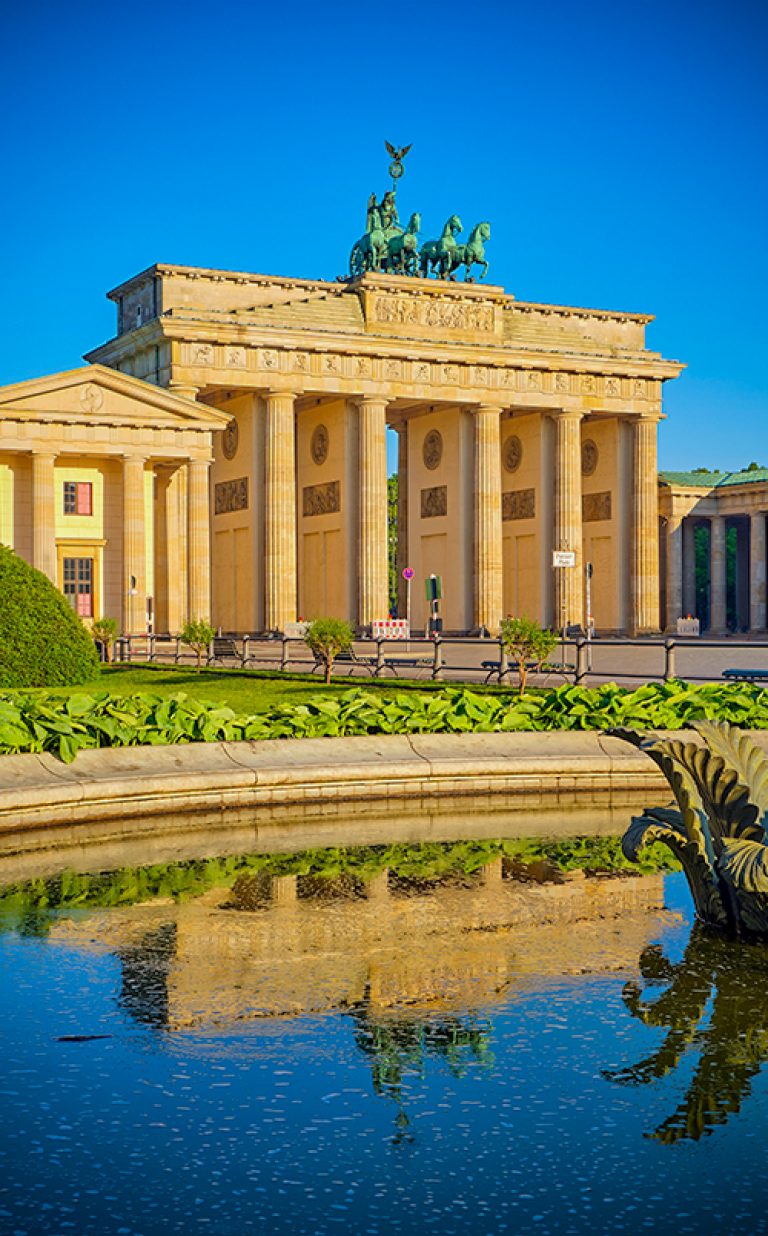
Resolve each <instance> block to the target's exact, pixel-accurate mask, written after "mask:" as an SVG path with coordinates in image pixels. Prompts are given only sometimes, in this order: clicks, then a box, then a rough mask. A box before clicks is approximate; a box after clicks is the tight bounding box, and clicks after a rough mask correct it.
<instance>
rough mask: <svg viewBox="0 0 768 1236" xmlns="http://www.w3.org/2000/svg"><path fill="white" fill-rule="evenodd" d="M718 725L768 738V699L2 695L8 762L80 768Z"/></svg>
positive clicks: (562, 694) (1, 735) (726, 695)
mask: <svg viewBox="0 0 768 1236" xmlns="http://www.w3.org/2000/svg"><path fill="white" fill-rule="evenodd" d="M708 719H720V720H727V721H730V722H731V723H732V724H733V725H737V726H739V727H741V728H742V729H768V689H766V688H764V687H758V686H756V685H754V684H751V683H739V684H735V683H734V684H731V683H728V684H725V683H724V684H722V685H721V684H719V683H718V684H715V683H713V684H710V685H703V686H695V687H689V686H687V685H686V684H685V683H683V682H669V683H649V684H647V685H646V686H643V687H640V688H638V690H636V691H625V690H623V689H622V688H621V687H617V686H616V684H615V683H606V684H605V685H604V686H600V687H597V688H589V687H575V686H565V687H558V688H557V689H555V690H549V691H535V692H534V691H532V692H529V693H528V694H527V695H525V696H520V695H518V694H517V693H511V692H507V693H504V694H501V693H499V694H494V695H485V694H483V695H481V694H479V693H478V692H476V691H470V690H468V689H467V688H462V687H446V688H445V689H444V690H442V691H429V692H427V691H398V692H397V693H396V694H393V695H381V694H377V693H376V692H374V691H366V690H360V689H357V688H352V689H350V690H347V691H340V692H339V693H338V694H337V695H330V694H328V693H325V692H319V693H318V694H317V695H315V696H310V697H309V698H304V699H303V700H302V701H301V702H300V703H275V704H272V705H270V706H268V707H265V708H263V709H262V710H261V711H259V712H254V713H250V714H248V715H245V716H238V715H237V714H236V713H235V711H234V709H232V708H229V707H227V706H226V705H221V704H213V703H206V702H204V701H202V700H198V699H192V698H190V697H188V696H187V695H185V694H183V693H181V692H180V693H178V694H175V695H171V696H168V695H160V694H155V693H154V692H141V693H136V694H134V695H124V696H119V695H110V694H109V693H108V692H106V691H104V692H96V693H89V694H86V693H84V692H78V693H74V694H72V695H69V696H66V697H62V696H60V695H55V694H52V693H48V692H44V691H38V692H34V693H31V692H29V693H24V692H13V691H8V692H0V754H2V753H10V754H18V753H20V752H24V751H35V752H37V751H51V752H53V753H54V754H56V755H58V756H59V757H60V758H61V759H62V760H65V761H69V760H72V759H74V757H75V755H76V753H77V751H79V750H80V749H81V748H84V747H126V746H139V745H142V744H153V745H162V744H166V743H188V742H217V741H222V740H227V741H237V740H240V739H248V740H251V739H260V738H325V737H329V738H342V737H347V736H353V735H356V734H465V733H486V734H491V733H511V732H515V731H517V730H534V731H549V730H610V729H615V728H620V727H625V728H629V727H631V728H634V729H639V730H679V729H682V728H684V727H685V726H688V725H691V724H692V723H693V722H698V721H704V720H708Z"/></svg>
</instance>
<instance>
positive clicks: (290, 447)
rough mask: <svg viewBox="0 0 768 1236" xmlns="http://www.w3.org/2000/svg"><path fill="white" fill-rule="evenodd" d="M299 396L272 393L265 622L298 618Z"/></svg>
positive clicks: (274, 624)
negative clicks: (296, 413) (297, 475)
mask: <svg viewBox="0 0 768 1236" xmlns="http://www.w3.org/2000/svg"><path fill="white" fill-rule="evenodd" d="M295 402H296V396H295V395H294V394H293V393H292V392H290V391H269V392H268V393H267V395H266V397H265V405H266V443H265V459H264V488H265V504H264V564H265V570H266V576H265V587H264V625H265V626H266V629H267V630H268V631H284V630H285V626H286V623H288V622H295V621H296V458H295V439H296V430H295V412H294V405H295Z"/></svg>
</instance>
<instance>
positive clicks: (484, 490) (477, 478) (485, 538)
mask: <svg viewBox="0 0 768 1236" xmlns="http://www.w3.org/2000/svg"><path fill="white" fill-rule="evenodd" d="M473 418H474V463H475V466H474V613H473V616H472V625H473V627H474V628H475V629H477V630H478V631H480V633H481V634H482V633H483V632H484V631H489V632H490V633H491V634H492V635H498V633H499V623H500V622H501V618H502V613H503V607H504V601H503V595H502V549H501V442H500V434H501V408H497V407H494V406H493V405H491V404H480V406H479V407H477V408H474V409H473Z"/></svg>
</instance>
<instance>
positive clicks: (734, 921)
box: [611, 721, 768, 939]
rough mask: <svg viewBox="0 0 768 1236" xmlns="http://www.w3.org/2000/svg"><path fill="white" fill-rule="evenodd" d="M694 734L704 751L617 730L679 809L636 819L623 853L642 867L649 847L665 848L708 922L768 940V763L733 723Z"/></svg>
mask: <svg viewBox="0 0 768 1236" xmlns="http://www.w3.org/2000/svg"><path fill="white" fill-rule="evenodd" d="M691 728H692V729H694V730H695V731H696V732H697V733H698V734H699V736H700V737H701V738H702V739H703V745H701V744H699V743H694V742H685V741H683V740H681V739H661V740H658V739H655V738H653V737H650V736H648V735H642V734H638V733H636V732H635V731H634V730H623V729H617V730H612V731H611V733H612V734H614V735H615V736H616V737H618V738H623V739H625V740H626V741H627V742H630V743H632V744H633V746H635V747H638V748H639V749H640V750H641V751H645V753H646V754H647V755H649V756H650V757H651V759H652V760H653V761H654V763H655V764H657V765H658V766H659V768H660V769H661V771H662V772H663V773H664V776H665V777H666V779H667V781H668V782H669V784H670V786H671V788H672V792H673V794H674V796H675V800H676V802H677V808H673V807H650V808H648V809H646V810H645V811H644V813H643V814H642V815H641V816H637V817H635V818H634V819H633V820H632V823H631V824H630V826H629V828H628V829H627V831H626V833H625V834H624V838H623V840H622V849H623V851H624V853H625V855H626V856H627V858H628V859H630V860H631V861H635V860H636V859H637V855H638V851H639V850H640V848H641V847H642V846H643V845H645V844H646V843H648V842H650V841H663V842H664V843H665V844H666V845H668V846H669V848H670V850H672V852H673V853H674V854H675V856H676V857H677V858H678V859H679V860H680V862H681V863H682V866H683V869H684V871H685V874H686V876H687V878H688V883H689V885H690V887H691V892H692V894H693V900H694V903H695V906H696V913H697V915H698V917H699V918H700V919H701V921H702V922H704V923H706V924H708V925H709V926H711V927H718V928H720V929H721V930H722V931H726V932H728V933H730V934H732V935H747V936H751V937H758V938H761V939H768V758H767V757H766V756H765V754H764V753H763V752H762V751H761V750H760V748H759V747H757V746H756V745H755V743H754V742H753V741H752V739H751V738H749V736H748V735H746V734H743V733H741V731H740V730H738V729H737V728H736V727H735V726H731V725H729V724H728V723H727V722H717V721H697V722H694V723H693V724H692V725H691Z"/></svg>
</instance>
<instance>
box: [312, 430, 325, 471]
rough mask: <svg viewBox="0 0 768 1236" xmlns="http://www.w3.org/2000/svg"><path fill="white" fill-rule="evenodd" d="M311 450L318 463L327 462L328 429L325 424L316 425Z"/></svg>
mask: <svg viewBox="0 0 768 1236" xmlns="http://www.w3.org/2000/svg"><path fill="white" fill-rule="evenodd" d="M309 450H310V453H311V455H312V458H313V460H314V462H315V463H316V464H322V463H325V461H326V459H327V458H328V430H327V429H326V427H325V425H315V428H314V430H313V432H312V441H311V442H310V444H309Z"/></svg>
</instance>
